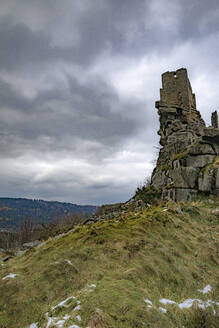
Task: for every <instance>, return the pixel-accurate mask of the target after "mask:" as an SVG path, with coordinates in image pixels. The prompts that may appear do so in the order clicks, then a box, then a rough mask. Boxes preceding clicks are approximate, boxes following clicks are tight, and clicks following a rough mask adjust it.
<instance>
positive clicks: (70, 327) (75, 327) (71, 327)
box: [68, 325, 80, 328]
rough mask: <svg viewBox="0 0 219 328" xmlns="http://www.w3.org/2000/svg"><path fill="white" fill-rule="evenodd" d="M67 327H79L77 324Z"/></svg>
mask: <svg viewBox="0 0 219 328" xmlns="http://www.w3.org/2000/svg"><path fill="white" fill-rule="evenodd" d="M68 328H80V327H79V326H77V325H72V326H69V327H68Z"/></svg>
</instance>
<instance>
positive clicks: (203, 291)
mask: <svg viewBox="0 0 219 328" xmlns="http://www.w3.org/2000/svg"><path fill="white" fill-rule="evenodd" d="M211 289H212V287H211V286H210V285H207V286H205V288H203V289H198V292H200V293H202V294H207V293H208V292H210V291H211Z"/></svg>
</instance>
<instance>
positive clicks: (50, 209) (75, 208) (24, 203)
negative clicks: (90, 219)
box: [0, 198, 97, 230]
mask: <svg viewBox="0 0 219 328" xmlns="http://www.w3.org/2000/svg"><path fill="white" fill-rule="evenodd" d="M96 210H97V206H90V205H76V204H71V203H62V202H54V201H44V200H39V199H25V198H0V230H1V229H2V230H4V229H5V230H17V229H18V227H19V226H20V224H21V223H22V222H23V221H24V220H25V219H30V220H32V221H33V222H34V223H35V224H36V223H39V222H44V223H48V222H51V221H53V220H55V219H60V218H63V217H68V216H70V215H71V214H72V213H79V214H82V213H87V214H88V215H91V214H93V213H94V212H95V211H96Z"/></svg>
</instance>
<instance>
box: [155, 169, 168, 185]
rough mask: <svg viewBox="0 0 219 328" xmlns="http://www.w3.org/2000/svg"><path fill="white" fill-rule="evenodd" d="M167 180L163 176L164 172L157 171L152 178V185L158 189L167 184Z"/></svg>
mask: <svg viewBox="0 0 219 328" xmlns="http://www.w3.org/2000/svg"><path fill="white" fill-rule="evenodd" d="M167 181H168V178H167V177H166V175H165V171H161V170H157V171H156V173H155V174H154V175H153V177H152V184H153V186H155V188H157V189H160V188H162V187H163V186H165V185H166V184H167Z"/></svg>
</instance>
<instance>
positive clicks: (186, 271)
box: [0, 199, 219, 328]
mask: <svg viewBox="0 0 219 328" xmlns="http://www.w3.org/2000/svg"><path fill="white" fill-rule="evenodd" d="M218 214H219V201H218V199H213V200H212V199H210V200H209V199H205V200H202V201H196V202H191V203H181V204H176V203H166V204H160V205H156V206H150V207H148V208H145V209H142V210H137V211H130V212H129V213H126V214H122V213H121V214H120V215H118V216H117V217H114V218H112V219H109V220H105V221H104V220H102V221H100V222H97V223H94V224H92V225H79V226H77V227H76V228H74V230H73V231H72V232H70V233H68V234H64V235H63V236H61V238H59V239H57V240H54V239H53V238H50V239H49V240H47V241H46V242H45V243H44V244H43V245H42V246H41V247H37V248H33V249H31V250H29V251H27V252H26V253H25V254H23V255H20V256H17V257H15V258H14V259H11V260H10V261H8V262H7V263H6V264H5V265H3V266H2V267H0V295H1V297H0V327H1V328H9V327H10V328H11V327H16V328H29V327H31V328H32V327H40V328H45V327H47V328H48V327H74V328H76V327H81V328H82V327H91V328H94V327H96V328H111V327H119V328H120V327H121V328H129V327H132V328H134V327H139V328H140V327H141V328H142V327H154V328H155V327H156V328H161V327H162V328H176V327H178V328H182V327H184V328H194V327H197V328H209V327H211V328H216V327H218V325H219V320H218V319H219V317H218V314H217V313H216V311H217V308H218V306H217V305H218V303H217V304H216V301H217V300H216V295H217V293H218V284H217V275H218V262H217V236H218V235H217V234H218ZM208 285H209V286H208ZM206 286H207V288H205V287H206ZM205 292H206V293H205ZM162 299H165V300H162ZM167 300H168V301H167ZM186 307H187V308H186ZM31 324H32V326H31ZM33 324H35V325H33Z"/></svg>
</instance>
